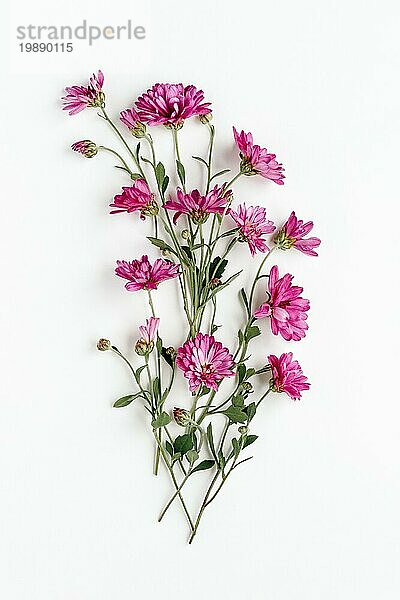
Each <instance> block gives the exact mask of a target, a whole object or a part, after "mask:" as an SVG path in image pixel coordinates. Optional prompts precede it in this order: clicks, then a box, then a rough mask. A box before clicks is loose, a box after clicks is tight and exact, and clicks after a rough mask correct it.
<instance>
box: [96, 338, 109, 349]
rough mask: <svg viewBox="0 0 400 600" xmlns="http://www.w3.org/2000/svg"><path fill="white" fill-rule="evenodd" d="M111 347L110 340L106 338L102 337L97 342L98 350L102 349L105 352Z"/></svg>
mask: <svg viewBox="0 0 400 600" xmlns="http://www.w3.org/2000/svg"><path fill="white" fill-rule="evenodd" d="M110 348H111V342H110V340H106V339H105V338H100V339H99V341H98V342H97V350H101V352H105V351H106V350H109V349H110Z"/></svg>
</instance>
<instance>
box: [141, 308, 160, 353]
mask: <svg viewBox="0 0 400 600" xmlns="http://www.w3.org/2000/svg"><path fill="white" fill-rule="evenodd" d="M159 322H160V319H158V318H157V317H150V319H146V325H141V326H140V327H139V331H140V335H141V336H142V337H141V338H140V339H139V340H138V341H137V342H136V344H135V352H136V354H139V356H146V355H147V354H150V352H152V351H153V348H154V340H155V338H156V335H157V330H158V324H159Z"/></svg>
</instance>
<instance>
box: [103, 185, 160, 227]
mask: <svg viewBox="0 0 400 600" xmlns="http://www.w3.org/2000/svg"><path fill="white" fill-rule="evenodd" d="M154 198H155V196H154V194H152V193H151V191H150V188H149V186H148V185H147V183H146V181H145V180H144V179H136V180H135V181H134V183H133V184H132V185H131V186H130V187H123V188H122V194H119V195H117V196H114V202H113V203H112V204H110V207H112V208H116V209H117V210H112V211H111V214H112V215H113V214H115V213H121V212H127V213H131V212H135V211H140V218H141V219H145V218H146V217H148V216H154V215H157V214H158V204H157V202H156V201H155V200H154Z"/></svg>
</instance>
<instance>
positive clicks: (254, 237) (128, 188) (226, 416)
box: [63, 71, 320, 542]
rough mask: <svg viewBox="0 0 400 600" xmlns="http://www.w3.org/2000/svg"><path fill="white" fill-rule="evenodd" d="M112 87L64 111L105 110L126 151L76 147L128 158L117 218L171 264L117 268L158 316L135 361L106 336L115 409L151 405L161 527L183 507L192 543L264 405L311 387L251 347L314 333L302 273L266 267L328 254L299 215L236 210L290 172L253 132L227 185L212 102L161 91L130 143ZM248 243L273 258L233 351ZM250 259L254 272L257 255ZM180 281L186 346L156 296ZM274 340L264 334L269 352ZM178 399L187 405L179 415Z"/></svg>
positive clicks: (131, 112)
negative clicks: (237, 187)
mask: <svg viewBox="0 0 400 600" xmlns="http://www.w3.org/2000/svg"><path fill="white" fill-rule="evenodd" d="M103 85H104V76H103V74H102V73H101V71H99V72H98V74H97V75H95V74H94V75H93V76H92V77H91V78H90V80H89V83H88V84H87V85H86V86H72V87H68V88H66V92H67V95H66V96H65V97H64V98H63V102H64V109H65V110H67V111H68V112H69V114H71V115H74V114H76V113H78V112H80V111H82V110H84V109H86V108H96V109H97V111H98V113H97V114H98V115H99V116H100V117H101V118H103V119H104V120H105V121H106V122H107V124H108V125H109V126H110V127H111V128H112V130H113V131H114V133H115V134H116V136H117V138H118V140H119V142H120V143H121V144H122V151H123V154H121V152H120V151H117V150H115V149H114V148H109V147H107V146H101V145H97V144H95V143H94V142H92V141H90V140H81V141H77V142H75V143H74V144H73V145H72V149H73V150H74V151H76V152H79V153H80V154H82V155H83V156H85V157H87V158H93V157H94V156H96V155H97V154H98V153H99V152H100V151H102V152H108V153H111V154H112V155H113V156H114V157H116V158H117V159H118V161H119V164H118V168H119V169H120V172H121V173H122V176H123V178H124V182H123V183H124V185H122V186H121V187H122V191H121V192H120V193H116V194H115V196H114V199H113V201H112V202H111V203H110V207H111V208H112V210H111V214H115V213H123V212H126V213H138V215H139V217H140V219H141V220H142V221H146V220H150V222H151V224H152V226H153V227H154V235H153V236H152V237H148V238H147V240H148V242H149V244H151V245H152V246H154V247H155V249H156V251H158V252H160V253H161V257H159V258H157V259H156V260H155V261H150V260H149V258H148V256H147V255H143V256H142V257H141V258H136V259H134V260H118V261H117V265H116V269H115V274H116V275H117V276H118V277H120V278H122V279H124V280H126V283H125V288H126V290H127V291H128V292H138V293H140V294H144V295H145V297H146V296H147V300H148V306H149V314H148V318H147V319H146V323H145V324H144V325H142V326H141V327H139V333H138V336H137V340H136V342H135V344H133V347H132V352H135V353H136V355H137V359H136V360H137V364H134V363H133V360H132V359H131V357H128V356H126V355H125V354H123V353H122V352H121V351H120V350H119V349H118V348H117V347H116V346H115V345H112V344H111V342H110V341H108V340H107V339H100V340H99V341H98V344H97V347H98V349H99V350H101V351H111V352H113V353H114V354H115V355H117V356H119V357H120V358H121V359H122V360H123V361H124V363H125V364H126V365H127V367H128V368H129V369H130V372H131V374H132V390H130V391H129V393H128V394H127V395H126V396H123V397H122V398H119V399H118V400H117V401H116V402H115V403H114V406H115V407H117V408H121V407H125V406H128V405H130V404H131V403H132V402H133V401H141V402H142V404H143V406H144V408H145V410H146V411H147V413H148V415H149V426H150V431H151V434H152V436H153V438H154V443H155V459H154V473H155V474H158V471H159V465H160V463H163V465H164V467H165V470H166V472H167V473H168V474H169V476H170V479H171V483H172V486H173V494H172V496H171V499H170V500H169V502H168V503H167V505H166V506H165V507H164V509H163V510H162V512H161V515H160V517H159V520H160V521H161V519H162V518H163V517H164V515H165V513H166V512H167V510H168V509H169V507H170V506H171V505H172V504H174V503H175V502H176V503H180V505H181V507H182V509H183V511H184V513H185V515H186V518H187V521H188V524H189V528H190V532H189V541H190V542H192V540H193V539H194V536H195V535H196V533H197V530H198V527H199V523H200V521H201V519H202V517H203V514H204V512H205V510H206V509H207V507H208V506H209V504H210V503H211V502H212V501H213V500H214V499H215V498H216V497H217V496H218V495H219V493H220V491H221V489H222V488H223V487H224V486H225V483H226V481H227V480H228V478H229V477H230V476H231V474H232V473H233V472H236V469H237V467H238V466H239V465H241V464H243V463H245V462H246V461H248V460H249V459H250V458H252V457H251V456H248V454H247V453H248V450H247V449H248V447H249V446H250V445H251V444H253V443H254V442H255V441H256V440H257V437H258V436H257V435H256V434H254V433H253V426H254V422H255V417H256V415H257V413H258V412H259V410H260V407H261V405H262V403H263V401H265V399H266V398H267V396H268V395H269V394H273V393H285V394H286V395H287V396H288V397H289V398H291V399H292V400H299V399H300V398H301V395H302V392H304V391H306V390H308V389H309V387H310V384H309V383H308V381H307V377H306V376H305V375H304V374H303V371H302V368H301V366H300V365H299V363H298V362H297V361H296V360H294V358H293V354H292V352H284V353H283V354H281V356H275V355H273V354H270V355H267V353H266V352H265V353H264V354H263V355H262V356H261V357H259V358H256V357H253V356H251V355H250V354H249V349H250V346H251V344H252V341H253V339H254V338H256V337H258V336H260V335H264V334H262V328H261V325H262V323H263V322H264V320H266V321H269V323H270V329H271V332H272V334H273V335H275V336H281V337H282V338H283V339H284V340H286V341H299V340H301V339H302V338H304V336H305V335H306V333H307V330H308V325H307V316H308V311H309V308H310V302H309V300H307V299H306V298H303V296H302V294H303V288H302V287H300V286H298V285H294V284H293V275H291V274H289V273H286V274H283V275H282V274H280V273H279V270H278V267H277V266H276V265H272V266H271V267H269V268H268V267H267V266H266V265H267V260H268V259H270V257H271V255H272V253H275V254H276V253H277V251H285V250H289V249H292V248H293V249H296V250H299V251H300V252H302V253H303V254H308V255H309V256H316V255H317V253H316V250H315V249H316V248H317V247H318V246H319V244H320V240H319V239H318V238H316V237H306V236H307V235H308V234H309V233H310V231H311V229H312V227H313V223H312V222H311V221H308V222H306V223H304V222H303V221H302V220H300V219H298V218H297V216H296V214H295V213H294V212H292V213H291V214H290V216H289V217H288V219H287V221H286V222H285V223H283V224H282V225H281V226H279V227H276V226H275V225H274V223H273V222H272V220H270V218H269V215H268V213H267V210H266V209H265V208H264V207H262V206H248V205H246V204H245V203H239V204H236V203H235V201H234V194H233V191H232V190H233V186H234V184H235V182H236V181H237V180H238V179H239V178H240V177H249V176H257V175H260V176H261V177H263V178H264V179H266V180H270V181H272V182H274V183H276V184H279V185H283V183H284V177H285V176H284V168H283V166H282V164H281V163H279V162H278V161H277V160H276V156H275V154H273V153H271V152H269V151H268V150H267V149H266V148H262V147H261V146H258V145H257V144H254V142H253V136H252V134H251V133H245V132H244V131H241V132H240V133H238V131H237V130H236V129H235V128H233V140H234V143H235V144H236V146H237V150H238V154H239V160H238V165H237V172H236V173H234V174H233V176H231V177H230V178H229V180H228V181H223V179H224V176H225V175H226V174H227V173H228V172H230V169H229V168H227V169H224V170H222V171H219V172H217V173H215V172H214V169H213V164H214V161H213V158H214V141H215V127H214V125H212V112H211V105H210V103H209V102H205V101H204V93H203V92H202V91H201V90H198V89H197V88H196V87H194V86H193V85H188V86H183V85H182V84H180V83H179V84H160V83H158V84H156V85H154V86H153V87H152V88H151V89H149V90H147V92H145V93H143V94H142V95H141V96H140V97H139V98H138V100H137V101H136V102H135V103H134V106H133V107H131V108H128V109H126V110H123V111H122V112H121V113H120V121H121V123H122V125H123V126H124V127H125V128H126V129H125V132H124V130H122V131H121V130H120V128H119V127H118V126H117V125H116V124H115V123H114V122H113V121H112V120H111V119H110V117H109V115H108V113H107V112H106V96H105V93H104V91H103ZM192 117H195V118H197V120H198V121H199V122H200V123H201V125H199V126H200V127H206V128H207V130H208V133H209V147H208V150H207V152H206V154H205V157H203V158H201V157H198V156H197V157H193V158H194V159H195V160H197V161H199V162H200V163H201V164H202V165H203V166H204V185H203V186H202V187H201V188H193V187H192V186H191V184H190V183H189V177H188V175H187V173H188V171H187V165H184V164H183V162H182V160H181V156H180V151H179V137H180V135H182V133H181V132H180V130H181V129H182V127H184V124H185V121H186V120H187V119H190V118H192ZM160 126H164V127H166V128H167V129H169V130H170V132H171V136H172V148H173V152H174V164H175V166H176V168H175V172H174V173H170V174H169V175H168V174H167V173H166V169H165V166H164V164H163V163H162V162H161V161H160V160H159V159H158V158H157V157H156V149H155V145H154V141H153V137H152V135H151V134H150V129H151V130H153V128H156V127H160ZM124 133H128V134H129V133H130V134H131V135H132V136H133V137H134V138H137V140H140V141H137V142H136V143H135V146H136V147H134V148H132V147H131V144H130V143H129V142H128V141H127V138H126V136H125V134H124ZM216 180H218V181H219V183H217V181H216ZM235 204H236V205H235ZM239 242H244V244H243V246H242V247H243V249H244V252H245V254H247V255H248V257H249V258H250V257H255V256H256V255H261V259H260V264H259V266H258V270H257V273H256V276H255V278H254V280H253V281H252V283H251V285H250V286H249V289H248V290H246V289H245V288H244V287H242V288H241V289H240V292H239V299H238V302H240V303H241V304H242V307H243V322H242V323H241V324H240V325H239V327H235V329H234V331H235V332H237V333H235V335H234V336H233V340H232V344H231V345H230V347H229V348H227V347H225V346H224V345H223V344H222V343H221V342H220V341H218V329H219V326H218V325H217V324H216V318H217V315H218V304H219V300H220V295H221V297H223V296H225V295H226V293H227V292H224V293H223V294H221V292H223V291H224V290H226V289H227V288H228V287H229V286H230V285H231V284H232V282H233V281H234V280H236V279H237V278H239V277H240V275H241V273H242V271H238V272H236V273H231V274H228V273H229V268H230V264H229V261H231V253H232V250H233V248H234V247H235V246H236V244H237V243H239ZM246 245H247V248H246ZM243 262H244V264H246V263H248V262H250V261H249V260H248V258H246V255H244V261H243ZM170 280H174V283H175V284H176V285H177V287H178V290H179V292H180V295H181V306H180V307H179V309H180V310H182V311H183V314H184V318H185V322H186V323H187V328H186V330H184V331H182V332H181V344H180V345H179V347H178V348H174V347H172V346H169V345H168V344H167V343H165V340H164V339H163V337H162V329H163V323H162V321H160V319H159V317H158V316H157V310H156V308H155V305H156V304H155V303H154V302H153V296H155V294H157V295H158V294H160V293H161V292H159V291H158V288H159V286H160V285H161V284H163V283H164V282H169V283H166V285H165V291H167V287H168V286H170V285H171V284H172V281H170ZM265 281H267V282H268V283H267V285H266V286H264V282H265ZM260 288H261V290H262V289H264V292H265V294H266V297H265V301H264V302H263V303H262V304H261V305H260V306H259V305H258V303H257V302H256V296H257V294H258V292H259V290H260ZM157 304H158V303H157ZM261 320H263V321H261ZM259 321H260V322H259ZM259 325H260V326H259ZM267 340H268V336H267V335H266V340H265V343H267ZM264 345H265V344H264ZM177 378H184V379H186V380H187V388H188V391H187V401H186V404H184V402H183V401H182V397H181V396H179V401H177V400H176V398H175V396H174V390H175V385H174V384H175V382H176V379H177ZM224 380H229V381H227V382H225V381H224ZM229 382H230V385H229ZM256 389H258V390H260V391H259V393H256ZM252 394H253V395H252ZM178 402H179V406H175V407H173V406H174V404H176V403H178ZM179 428H181V430H180V432H179ZM177 433H178V435H177ZM200 471H207V472H208V473H209V474H210V478H209V481H208V485H207V487H206V489H205V493H204V498H203V499H202V501H201V502H200V504H199V508H198V511H197V513H196V514H195V515H192V514H191V512H190V511H189V508H188V504H187V501H186V493H187V491H188V489H189V488H190V485H189V484H190V481H191V479H192V477H193V476H196V475H195V474H196V473H198V472H200Z"/></svg>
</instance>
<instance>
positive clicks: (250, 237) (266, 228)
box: [229, 204, 275, 256]
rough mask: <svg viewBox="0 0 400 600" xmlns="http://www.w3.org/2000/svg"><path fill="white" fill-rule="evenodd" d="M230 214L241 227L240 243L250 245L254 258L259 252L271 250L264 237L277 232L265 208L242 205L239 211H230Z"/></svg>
mask: <svg viewBox="0 0 400 600" xmlns="http://www.w3.org/2000/svg"><path fill="white" fill-rule="evenodd" d="M229 214H230V216H231V217H232V219H233V220H234V221H235V223H236V225H237V226H238V227H239V236H240V237H239V239H240V241H242V242H247V243H248V245H249V248H250V252H251V254H252V255H253V256H254V255H255V253H256V252H257V250H258V251H259V252H268V250H269V248H268V246H267V244H266V241H265V239H264V238H263V236H264V235H265V234H267V233H272V232H273V231H275V225H274V224H273V222H272V221H268V219H267V216H266V210H265V208H263V207H261V206H249V207H247V206H246V204H241V205H240V206H238V210H237V211H234V210H230V212H229Z"/></svg>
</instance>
